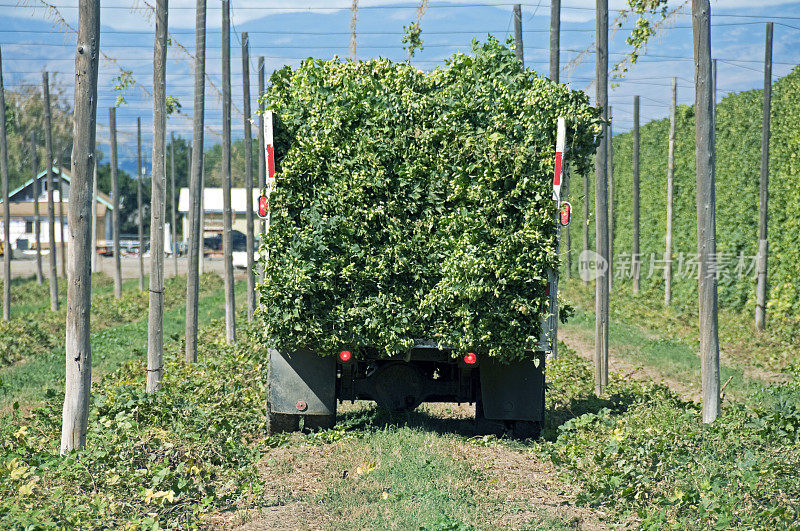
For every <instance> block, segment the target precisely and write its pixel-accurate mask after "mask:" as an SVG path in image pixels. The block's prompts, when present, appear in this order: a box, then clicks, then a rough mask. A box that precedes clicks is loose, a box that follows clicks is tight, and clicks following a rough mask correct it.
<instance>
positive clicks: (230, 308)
mask: <svg viewBox="0 0 800 531" xmlns="http://www.w3.org/2000/svg"><path fill="white" fill-rule="evenodd" d="M230 10H231V4H230V0H222V256H223V261H224V276H225V337H226V338H227V340H228V343H235V342H236V300H235V299H234V294H233V255H232V251H233V246H232V243H233V242H232V238H231V231H232V230H233V226H232V225H233V220H232V219H231V218H232V212H231V12H230Z"/></svg>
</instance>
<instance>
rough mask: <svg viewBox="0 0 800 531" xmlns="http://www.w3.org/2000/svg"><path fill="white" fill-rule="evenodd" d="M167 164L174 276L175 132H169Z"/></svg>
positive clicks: (176, 201) (175, 264) (175, 258)
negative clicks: (170, 195) (170, 191)
mask: <svg viewBox="0 0 800 531" xmlns="http://www.w3.org/2000/svg"><path fill="white" fill-rule="evenodd" d="M169 164H170V170H169V175H170V181H171V182H170V186H171V188H172V202H171V203H170V205H171V206H170V207H169V208H170V210H171V211H172V217H171V218H170V221H171V225H172V226H171V227H170V228H171V229H172V238H171V242H172V264H173V265H174V266H175V276H176V277H177V276H178V251H177V246H176V242H177V239H176V238H177V235H178V228H177V226H176V223H177V219H178V217H177V216H176V215H175V209H176V208H178V198H177V197H176V196H175V133H171V134H170V141H169Z"/></svg>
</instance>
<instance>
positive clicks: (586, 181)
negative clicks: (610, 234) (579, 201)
mask: <svg viewBox="0 0 800 531" xmlns="http://www.w3.org/2000/svg"><path fill="white" fill-rule="evenodd" d="M588 251H589V173H588V172H584V174H583V252H582V253H581V256H586V255H587V254H588ZM578 267H579V268H585V267H586V265H585V264H583V263H582V262H581V263H579V264H578ZM583 283H584V284H585V285H589V276H588V275H584V276H583Z"/></svg>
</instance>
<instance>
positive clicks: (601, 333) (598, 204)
mask: <svg viewBox="0 0 800 531" xmlns="http://www.w3.org/2000/svg"><path fill="white" fill-rule="evenodd" d="M596 19H597V21H596V26H597V28H596V32H597V37H596V41H597V53H596V63H595V68H596V74H595V82H596V83H595V84H596V92H597V94H596V98H597V99H596V102H597V105H598V106H599V107H600V110H601V135H602V138H603V140H604V141H602V142H600V146H599V147H598V148H597V155H596V156H595V180H594V205H595V233H596V241H595V247H596V252H597V254H598V256H597V261H598V262H599V264H598V268H599V269H598V276H597V282H596V295H595V300H596V304H595V306H596V307H595V315H596V318H595V319H596V320H595V336H594V337H595V359H594V361H595V372H594V380H595V385H594V387H595V393H596V394H597V395H598V396H600V395H602V394H603V393H604V392H605V388H606V385H608V324H609V322H608V321H609V320H608V317H609V312H608V286H609V284H608V276H609V274H608V273H609V263H608V258H609V254H608V249H609V244H608V172H607V167H606V161H607V151H606V148H607V143H606V142H605V139H606V138H607V135H608V0H597V9H596ZM603 262H605V263H603Z"/></svg>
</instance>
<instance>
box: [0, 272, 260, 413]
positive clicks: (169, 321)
mask: <svg viewBox="0 0 800 531" xmlns="http://www.w3.org/2000/svg"><path fill="white" fill-rule="evenodd" d="M136 282H137V281H130V282H126V283H123V287H124V288H126V290H127V291H126V292H123V294H124V295H126V296H127V295H131V294H132V296H133V297H135V298H137V299H142V300H143V301H144V300H146V294H139V293H138V291H135V290H136ZM218 283H219V282H216V281H215V282H211V283H210V284H209V287H208V288H207V289H206V290H205V293H206V295H205V296H202V295H203V294H202V293H201V298H200V301H199V307H198V317H199V320H200V323H201V325H202V324H205V323H208V322H209V321H210V320H212V319H217V318H219V317H222V316H224V290H223V289H222V288H221V287H217V286H216V284H218ZM34 284H35V282H34ZM182 286H183V284H182V283H175V284H174V285H170V288H171V292H170V293H169V297H170V299H175V300H174V301H173V302H176V301H177V300H178V299H180V298H181V297H182V296H185V291H183V289H184V288H183V287H182ZM37 287H38V286H37ZM111 288H112V289H111V291H110V290H109V289H108V285H107V283H100V285H99V286H98V291H97V292H95V291H94V290H93V303H94V301H95V299H98V298H100V297H104V298H105V299H109V300H108V301H106V304H109V305H111V306H116V304H117V301H116V299H112V298H111V294H112V291H113V284H112V285H111ZM244 288H245V286H244V284H243V283H241V282H239V283H237V285H236V291H237V293H238V295H239V297H238V298H239V299H240V303H241V302H242V300H241V299H242V292H243V290H244ZM132 290H134V291H132ZM120 304H123V303H120ZM171 306H173V307H172V309H170V310H168V311H166V312H165V313H164V338H165V342H166V343H169V342H170V341H179V340H180V339H181V338H182V337H183V333H184V330H185V315H186V311H185V307H183V306H181V305H180V304H177V303H173V304H172V305H171ZM117 311H121V310H120V308H119V307H116V308H115V316H117V317H118V314H117V313H116V312H117ZM123 315H127V316H135V318H134V319H135V320H133V321H131V322H122V323H118V324H116V325H111V323H112V322H113V321H110V320H109V319H103V318H102V316H98V318H97V319H96V320H93V323H92V325H93V328H95V329H97V328H100V330H98V331H96V332H94V333H93V334H92V339H91V342H92V372H93V377H94V378H96V379H97V378H100V377H102V376H103V375H104V374H106V373H108V372H111V371H113V370H115V369H116V368H117V367H119V366H120V365H121V364H123V363H125V362H126V361H129V360H131V359H146V357H147V310H146V306H144V308H142V307H139V306H133V307H131V308H129V310H128V311H127V312H125V313H124V314H123ZM97 321H99V323H98V322H97ZM98 325H99V326H98ZM58 341H59V342H60V340H58ZM64 355H65V352H64V347H63V344H62V345H60V346H57V347H55V348H52V349H50V350H49V351H47V352H45V353H43V354H41V355H35V356H30V357H28V358H26V359H23V360H22V361H20V362H18V363H16V364H14V365H11V366H10V367H5V368H3V369H0V414H3V413H8V411H9V408H10V406H11V405H13V404H14V403H15V402H16V403H19V404H20V405H21V406H23V407H26V408H30V407H32V406H33V405H36V404H39V403H41V401H42V397H43V396H44V393H45V392H46V390H47V389H49V388H56V389H59V390H60V389H61V388H63V385H64Z"/></svg>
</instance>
